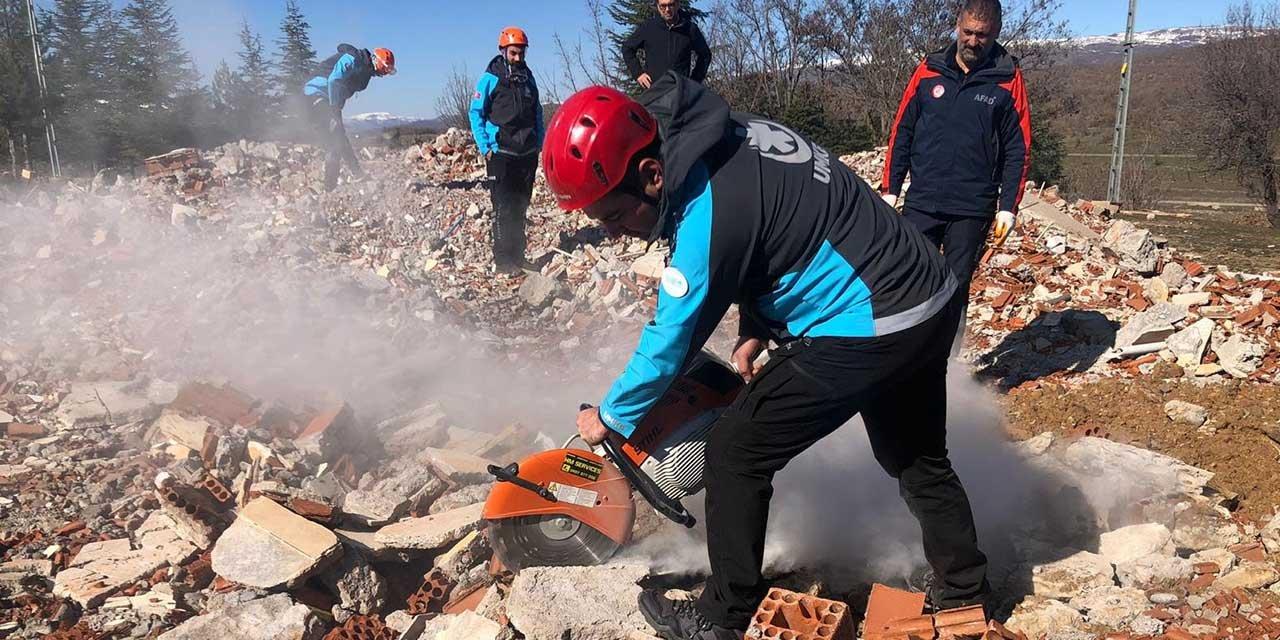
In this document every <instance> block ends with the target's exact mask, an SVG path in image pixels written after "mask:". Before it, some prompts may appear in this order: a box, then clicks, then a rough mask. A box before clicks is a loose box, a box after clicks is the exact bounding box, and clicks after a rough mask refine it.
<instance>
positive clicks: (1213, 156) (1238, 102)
mask: <svg viewBox="0 0 1280 640" xmlns="http://www.w3.org/2000/svg"><path fill="white" fill-rule="evenodd" d="M1227 27H1228V28H1226V29H1223V30H1221V31H1218V32H1216V35H1215V36H1214V37H1213V39H1212V40H1211V41H1210V42H1209V44H1207V45H1206V46H1205V49H1204V52H1203V53H1202V54H1201V55H1200V56H1198V58H1197V60H1198V65H1197V66H1198V72H1199V76H1200V78H1199V82H1197V83H1194V84H1193V86H1196V87H1199V89H1200V91H1199V95H1198V96H1197V100H1198V101H1199V103H1200V106H1201V109H1200V113H1201V114H1204V117H1202V118H1200V124H1201V131H1200V138H1201V143H1202V145H1203V148H1204V151H1205V152H1206V155H1207V157H1208V158H1209V159H1210V160H1211V162H1212V163H1213V165H1214V168H1217V169H1231V170H1233V171H1235V174H1236V179H1237V180H1238V181H1239V182H1240V184H1241V185H1242V186H1244V187H1245V188H1246V189H1248V190H1249V193H1250V194H1251V195H1253V196H1255V197H1259V198H1261V199H1262V202H1263V204H1264V205H1265V206H1266V210H1267V222H1269V223H1270V224H1271V226H1272V227H1280V202H1278V201H1280V188H1278V185H1277V181H1278V179H1280V175H1278V174H1280V171H1278V169H1277V160H1276V157H1277V155H1280V129H1277V127H1276V123H1277V122H1280V87H1277V83H1276V81H1275V79H1276V78H1280V4H1276V3H1272V4H1270V5H1267V6H1262V7H1255V6H1254V5H1252V4H1251V3H1250V2H1248V1H1247V0H1246V2H1244V3H1242V4H1238V5H1233V6H1232V7H1231V8H1230V9H1229V10H1228V11H1227Z"/></svg>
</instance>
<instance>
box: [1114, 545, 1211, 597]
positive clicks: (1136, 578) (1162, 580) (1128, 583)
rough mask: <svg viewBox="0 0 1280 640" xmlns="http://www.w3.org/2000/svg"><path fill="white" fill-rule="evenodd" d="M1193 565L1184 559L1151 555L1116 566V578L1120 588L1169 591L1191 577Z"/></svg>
mask: <svg viewBox="0 0 1280 640" xmlns="http://www.w3.org/2000/svg"><path fill="white" fill-rule="evenodd" d="M1192 567H1193V563H1192V562H1191V561H1190V560H1187V559H1185V558H1179V557H1178V556H1171V555H1166V554H1164V553H1153V554H1151V555H1148V556H1143V557H1141V558H1134V559H1132V560H1126V561H1124V562H1120V563H1117V564H1116V578H1117V579H1119V581H1120V586H1122V587H1133V588H1137V589H1170V588H1173V587H1175V586H1177V585H1178V584H1180V583H1182V582H1183V581H1184V580H1188V579H1190V578H1191V575H1192Z"/></svg>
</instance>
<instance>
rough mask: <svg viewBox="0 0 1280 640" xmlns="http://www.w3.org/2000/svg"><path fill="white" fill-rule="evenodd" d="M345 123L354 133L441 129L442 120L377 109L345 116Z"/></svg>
mask: <svg viewBox="0 0 1280 640" xmlns="http://www.w3.org/2000/svg"><path fill="white" fill-rule="evenodd" d="M343 124H345V125H346V127H347V130H348V131H351V132H353V133H373V132H378V131H385V130H387V129H397V128H413V129H430V130H441V129H443V127H442V126H441V121H440V120H439V119H438V118H414V117H405V116H397V115H394V114H391V113H387V112H385V111H376V112H373V113H361V114H357V115H354V116H349V117H346V118H343Z"/></svg>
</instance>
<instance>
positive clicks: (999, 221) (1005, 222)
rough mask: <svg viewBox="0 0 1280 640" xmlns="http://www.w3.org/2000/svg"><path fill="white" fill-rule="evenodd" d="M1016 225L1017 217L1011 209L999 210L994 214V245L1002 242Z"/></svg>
mask: <svg viewBox="0 0 1280 640" xmlns="http://www.w3.org/2000/svg"><path fill="white" fill-rule="evenodd" d="M1016 226H1018V217H1017V216H1015V215H1013V212H1012V211H1001V212H999V213H997V214H996V230H995V241H996V246H997V247H998V246H1000V245H1002V244H1004V241H1005V239H1007V238H1008V237H1009V234H1010V233H1011V232H1012V231H1013V228H1014V227H1016Z"/></svg>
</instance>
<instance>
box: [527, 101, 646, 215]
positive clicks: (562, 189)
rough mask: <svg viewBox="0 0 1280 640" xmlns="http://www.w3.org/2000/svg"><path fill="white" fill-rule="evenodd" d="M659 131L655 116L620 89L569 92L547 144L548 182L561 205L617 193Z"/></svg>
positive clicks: (544, 151) (567, 206) (569, 206)
mask: <svg viewBox="0 0 1280 640" xmlns="http://www.w3.org/2000/svg"><path fill="white" fill-rule="evenodd" d="M657 135H658V123H657V121H655V120H654V119H653V116H652V115H650V114H649V112H648V111H645V109H644V107H642V106H640V103H638V102H636V101H635V100H632V99H631V98H629V97H627V95H626V94H624V93H622V92H620V91H617V90H614V89H610V88H608V87H599V86H596V87H587V88H586V89H583V90H582V91H579V92H577V93H575V94H573V95H572V96H570V97H569V99H568V100H566V101H565V102H564V104H562V105H560V108H559V109H557V110H556V115H555V117H553V118H552V119H551V124H550V125H549V126H548V127H547V135H546V140H545V141H544V142H543V145H542V166H543V169H544V171H545V172H546V174H547V185H548V186H550V187H551V192H552V193H554V194H555V196H556V200H557V201H558V203H559V205H560V208H561V209H564V210H565V211H571V210H573V209H581V208H583V207H585V206H587V205H589V204H591V203H593V202H595V201H596V200H599V199H600V198H601V197H603V196H604V195H605V194H607V193H609V192H610V191H612V190H613V189H614V187H617V186H618V183H620V182H622V178H623V176H625V175H626V173H627V164H628V163H630V162H631V158H632V156H634V155H635V154H636V152H637V151H640V150H641V149H643V148H645V147H647V146H649V143H651V142H653V140H654V138H655V137H657Z"/></svg>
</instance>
